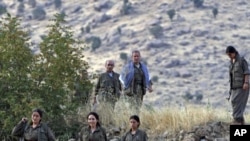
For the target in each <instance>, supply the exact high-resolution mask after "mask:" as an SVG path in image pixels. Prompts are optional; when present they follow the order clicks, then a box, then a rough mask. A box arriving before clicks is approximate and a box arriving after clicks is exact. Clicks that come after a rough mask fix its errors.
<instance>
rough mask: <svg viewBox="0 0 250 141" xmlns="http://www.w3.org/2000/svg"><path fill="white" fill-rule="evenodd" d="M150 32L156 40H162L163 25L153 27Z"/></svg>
mask: <svg viewBox="0 0 250 141" xmlns="http://www.w3.org/2000/svg"><path fill="white" fill-rule="evenodd" d="M149 32H150V34H151V35H153V36H154V37H155V38H160V37H162V36H163V28H162V27H161V25H158V24H157V25H152V26H151V27H150V28H149Z"/></svg>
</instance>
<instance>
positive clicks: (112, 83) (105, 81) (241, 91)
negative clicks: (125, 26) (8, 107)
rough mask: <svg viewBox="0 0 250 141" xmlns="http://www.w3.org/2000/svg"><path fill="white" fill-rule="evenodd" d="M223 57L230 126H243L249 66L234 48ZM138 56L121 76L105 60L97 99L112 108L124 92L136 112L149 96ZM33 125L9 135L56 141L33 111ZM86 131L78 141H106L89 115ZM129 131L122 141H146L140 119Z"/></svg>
mask: <svg viewBox="0 0 250 141" xmlns="http://www.w3.org/2000/svg"><path fill="white" fill-rule="evenodd" d="M226 54H227V55H228V57H229V58H230V65H229V78H230V95H229V98H228V99H230V100H231V105H232V110H233V111H232V116H233V122H232V125H244V124H245V119H244V111H245V108H246V104H247V101H248V96H249V75H250V71H249V68H248V63H247V61H246V60H245V58H244V57H242V56H240V54H239V53H238V51H237V50H236V49H235V48H234V47H233V46H228V47H227V48H226ZM140 58H141V54H140V52H139V51H138V50H135V51H133V52H132V61H130V62H129V63H128V64H126V65H125V66H124V68H123V70H122V73H121V74H118V73H116V72H114V71H113V68H114V65H115V63H114V61H113V60H108V61H106V63H105V67H106V72H105V73H102V74H101V75H100V77H99V79H98V82H97V85H96V89H95V98H94V102H96V96H101V97H102V99H101V100H103V101H105V102H108V103H110V104H111V105H112V107H113V108H114V106H115V102H116V101H117V100H118V99H119V97H120V95H121V92H122V91H123V92H124V94H125V93H127V92H126V91H128V93H127V94H126V95H127V96H128V97H129V101H130V102H131V104H132V105H133V107H136V109H137V110H139V108H140V106H141V105H142V100H143V96H144V95H145V93H146V89H147V90H148V91H149V92H152V83H151V81H150V77H149V73H148V69H147V67H146V66H145V65H144V64H143V63H142V62H141V61H140ZM31 119H32V122H30V123H28V122H27V118H22V120H21V121H20V122H19V123H18V124H17V125H16V126H15V127H14V129H13V131H12V135H14V136H19V137H23V138H24V140H25V141H55V136H54V134H53V132H52V131H51V129H50V128H49V127H48V126H47V125H46V124H44V123H42V122H41V119H42V111H41V110H40V109H35V110H34V111H33V112H32V116H31ZM87 121H88V124H89V125H88V127H86V128H83V129H82V130H81V131H80V137H79V141H107V136H106V131H105V129H104V128H103V127H102V126H101V125H100V122H99V115H98V114H97V113H96V112H90V113H89V114H88V115H87ZM129 123H130V130H129V131H128V132H127V133H126V134H124V136H123V137H122V141H135V140H136V141H147V138H148V137H147V134H146V132H144V131H142V130H140V129H139V126H140V118H139V117H138V116H137V115H132V116H131V117H130V118H129Z"/></svg>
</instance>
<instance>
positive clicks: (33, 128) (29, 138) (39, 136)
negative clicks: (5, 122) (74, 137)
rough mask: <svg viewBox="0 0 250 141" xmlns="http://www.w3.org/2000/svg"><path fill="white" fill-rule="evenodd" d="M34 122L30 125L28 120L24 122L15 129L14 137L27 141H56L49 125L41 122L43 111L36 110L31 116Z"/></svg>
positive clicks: (25, 119) (24, 119)
mask: <svg viewBox="0 0 250 141" xmlns="http://www.w3.org/2000/svg"><path fill="white" fill-rule="evenodd" d="M31 119H32V121H31V122H30V123H29V122H28V121H27V118H22V120H21V121H20V122H19V123H18V124H17V125H16V126H15V127H14V128H13V130H12V133H11V134H12V135H13V136H16V137H19V138H22V139H24V140H25V141H55V140H56V138H55V136H54V133H53V132H52V131H51V129H50V128H49V127H48V125H47V124H45V123H43V122H41V120H42V110H41V109H35V110H33V112H32V116H31Z"/></svg>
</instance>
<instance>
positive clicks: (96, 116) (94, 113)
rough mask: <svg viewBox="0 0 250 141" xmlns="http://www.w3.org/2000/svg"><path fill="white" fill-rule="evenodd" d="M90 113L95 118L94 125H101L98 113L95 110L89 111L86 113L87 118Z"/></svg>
mask: <svg viewBox="0 0 250 141" xmlns="http://www.w3.org/2000/svg"><path fill="white" fill-rule="evenodd" d="M90 115H93V116H94V117H95V118H96V120H97V123H96V126H101V124H100V122H99V115H98V114H97V113H96V112H90V113H89V114H88V115H87V120H88V118H89V116H90Z"/></svg>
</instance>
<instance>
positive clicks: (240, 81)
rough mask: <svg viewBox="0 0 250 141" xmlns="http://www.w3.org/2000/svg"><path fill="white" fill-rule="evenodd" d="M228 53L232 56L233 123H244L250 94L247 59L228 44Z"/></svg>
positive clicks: (230, 73)
mask: <svg viewBox="0 0 250 141" xmlns="http://www.w3.org/2000/svg"><path fill="white" fill-rule="evenodd" d="M226 54H227V55H228V56H229V58H230V66H229V77H230V93H231V96H230V98H231V104H232V109H233V113H232V116H233V119H234V121H233V123H232V124H237V125H238V124H240V125H243V124H244V123H245V120H244V117H243V114H244V111H245V108H246V104H247V100H248V96H249V75H250V71H249V69H248V64H247V61H246V60H245V59H244V58H243V57H241V56H240V55H239V53H238V51H237V50H236V49H235V48H234V47H233V46H228V47H227V49H226Z"/></svg>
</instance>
